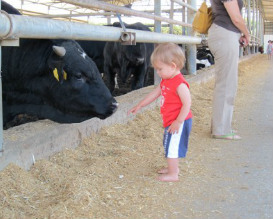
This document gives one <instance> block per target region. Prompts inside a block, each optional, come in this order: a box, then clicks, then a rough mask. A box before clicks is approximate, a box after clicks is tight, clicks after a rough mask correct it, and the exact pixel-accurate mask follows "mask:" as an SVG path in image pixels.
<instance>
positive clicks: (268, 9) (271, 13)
mask: <svg viewBox="0 0 273 219" xmlns="http://www.w3.org/2000/svg"><path fill="white" fill-rule="evenodd" d="M261 1H262V5H263V10H264V14H265V20H266V21H270V22H273V0H261Z"/></svg>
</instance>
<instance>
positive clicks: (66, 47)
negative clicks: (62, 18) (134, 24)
mask: <svg viewBox="0 0 273 219" xmlns="http://www.w3.org/2000/svg"><path fill="white" fill-rule="evenodd" d="M3 3H4V2H2V4H3ZM10 7H11V6H10ZM14 10H16V9H14ZM7 12H8V13H12V11H9V10H7ZM2 51H3V52H2V54H3V60H2V78H3V111H4V124H6V123H7V122H9V121H11V120H12V119H13V118H14V117H15V116H16V115H18V114H27V115H32V116H36V117H37V118H38V119H50V120H53V121H56V122H60V123H73V122H82V121H84V120H86V119H89V118H92V117H99V118H102V119H104V118H106V117H108V116H110V115H112V114H113V113H114V112H115V110H116V109H117V102H116V101H115V99H114V98H113V97H112V95H111V93H110V91H109V89H108V88H107V87H106V86H105V84H104V82H103V80H102V78H101V75H100V73H99V71H98V69H97V67H96V65H95V63H94V62H93V61H92V60H91V59H90V58H89V57H88V56H87V55H86V54H85V52H84V51H83V49H82V48H81V47H80V45H79V44H78V43H77V42H75V41H73V40H47V39H20V47H3V48H2Z"/></svg>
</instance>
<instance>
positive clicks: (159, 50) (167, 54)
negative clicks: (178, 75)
mask: <svg viewBox="0 0 273 219" xmlns="http://www.w3.org/2000/svg"><path fill="white" fill-rule="evenodd" d="M157 61H160V62H163V63H165V64H168V65H170V64H171V63H172V62H173V63H175V64H176V66H177V68H179V69H182V68H183V67H184V63H185V61H186V58H185V55H184V52H183V50H182V49H181V48H180V47H179V46H178V45H177V44H175V43H162V44H159V45H158V46H157V47H156V48H155V50H154V51H153V53H152V55H151V63H152V66H153V67H154V65H155V64H156V62H157Z"/></svg>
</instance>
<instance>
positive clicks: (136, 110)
mask: <svg viewBox="0 0 273 219" xmlns="http://www.w3.org/2000/svg"><path fill="white" fill-rule="evenodd" d="M140 108H141V106H139V105H136V106H134V107H133V108H132V109H130V110H129V111H128V113H127V115H129V114H130V113H132V114H136V113H137V112H138V111H139V110H140Z"/></svg>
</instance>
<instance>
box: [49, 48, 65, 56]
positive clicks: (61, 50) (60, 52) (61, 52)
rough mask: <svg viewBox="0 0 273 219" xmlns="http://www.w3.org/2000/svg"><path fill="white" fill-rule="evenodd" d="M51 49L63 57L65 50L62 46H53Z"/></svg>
mask: <svg viewBox="0 0 273 219" xmlns="http://www.w3.org/2000/svg"><path fill="white" fill-rule="evenodd" d="M52 48H53V51H54V52H55V53H56V54H57V55H58V56H60V57H63V56H64V55H65V53H66V50H65V48H64V47H62V46H53V47H52Z"/></svg>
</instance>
